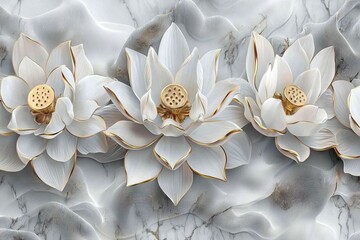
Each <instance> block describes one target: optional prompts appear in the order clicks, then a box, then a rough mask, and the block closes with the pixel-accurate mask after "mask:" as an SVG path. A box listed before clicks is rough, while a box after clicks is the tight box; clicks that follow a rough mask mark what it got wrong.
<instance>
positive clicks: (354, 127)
mask: <svg viewBox="0 0 360 240" xmlns="http://www.w3.org/2000/svg"><path fill="white" fill-rule="evenodd" d="M349 122H350V128H351V129H352V130H353V131H354V132H355V133H356V135H358V136H360V126H359V125H358V124H357V123H356V122H355V120H354V119H353V118H352V117H351V115H349Z"/></svg>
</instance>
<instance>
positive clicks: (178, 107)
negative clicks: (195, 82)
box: [158, 84, 190, 123]
mask: <svg viewBox="0 0 360 240" xmlns="http://www.w3.org/2000/svg"><path fill="white" fill-rule="evenodd" d="M160 99H161V104H160V105H159V107H158V113H159V115H160V117H161V118H162V119H163V120H165V119H168V118H171V119H173V120H175V121H177V122H179V123H181V122H183V121H184V120H185V118H186V117H187V116H189V112H190V104H189V101H188V93H187V91H186V89H185V88H184V87H183V86H181V85H178V84H169V85H167V86H166V87H164V88H163V90H162V91H161V93H160Z"/></svg>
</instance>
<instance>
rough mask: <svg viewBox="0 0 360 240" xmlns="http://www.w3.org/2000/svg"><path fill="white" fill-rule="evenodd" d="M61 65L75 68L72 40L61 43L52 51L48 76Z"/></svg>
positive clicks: (47, 65)
mask: <svg viewBox="0 0 360 240" xmlns="http://www.w3.org/2000/svg"><path fill="white" fill-rule="evenodd" d="M61 65H65V66H66V67H67V68H68V69H73V63H72V59H71V52H70V41H67V42H63V43H61V44H59V45H58V46H57V47H56V48H54V49H53V50H52V51H51V52H50V55H49V59H48V61H47V64H46V71H45V72H46V76H49V74H50V73H51V72H52V71H53V70H54V69H55V68H57V67H59V66H61Z"/></svg>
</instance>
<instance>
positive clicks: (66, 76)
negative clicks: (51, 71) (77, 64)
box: [61, 66, 76, 98]
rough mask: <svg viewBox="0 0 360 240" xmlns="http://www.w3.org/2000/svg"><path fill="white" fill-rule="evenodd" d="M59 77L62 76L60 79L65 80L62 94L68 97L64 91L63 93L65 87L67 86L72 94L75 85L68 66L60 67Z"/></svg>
mask: <svg viewBox="0 0 360 240" xmlns="http://www.w3.org/2000/svg"><path fill="white" fill-rule="evenodd" d="M61 77H62V80H63V81H64V82H65V89H64V94H63V95H64V96H65V97H68V96H67V95H66V93H65V91H66V87H68V88H69V89H70V90H71V91H72V93H71V94H73V92H75V87H76V85H75V79H74V76H73V74H72V72H71V71H70V69H69V68H67V67H65V66H62V67H61ZM72 96H73V95H72ZM72 96H71V98H72Z"/></svg>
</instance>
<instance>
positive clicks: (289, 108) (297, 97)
mask: <svg viewBox="0 0 360 240" xmlns="http://www.w3.org/2000/svg"><path fill="white" fill-rule="evenodd" d="M274 98H277V99H281V101H282V104H283V107H284V110H285V112H286V114H287V115H291V114H294V113H295V112H296V111H297V109H299V108H300V107H302V106H304V105H305V104H306V102H307V96H306V94H305V92H304V91H303V90H302V89H301V88H299V87H298V86H295V85H288V86H286V87H285V88H284V91H283V95H281V94H280V93H275V94H274Z"/></svg>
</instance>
